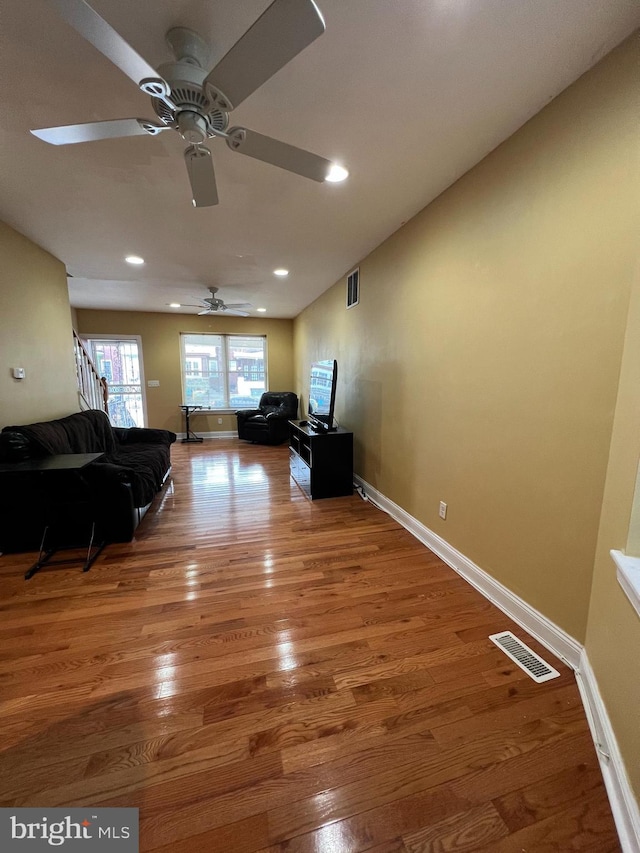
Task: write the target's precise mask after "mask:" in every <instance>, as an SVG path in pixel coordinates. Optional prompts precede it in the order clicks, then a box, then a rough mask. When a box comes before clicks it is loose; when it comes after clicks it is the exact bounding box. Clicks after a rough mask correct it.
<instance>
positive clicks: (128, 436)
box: [113, 427, 177, 446]
mask: <svg viewBox="0 0 640 853" xmlns="http://www.w3.org/2000/svg"><path fill="white" fill-rule="evenodd" d="M113 432H114V435H115V437H116V440H117V441H119V442H120V444H165V445H167V446H168V445H169V444H173V442H174V441H175V440H176V438H177V436H176V434H175V432H170V431H169V430H167V429H150V428H148V427H129V429H122V428H119V427H114V429H113Z"/></svg>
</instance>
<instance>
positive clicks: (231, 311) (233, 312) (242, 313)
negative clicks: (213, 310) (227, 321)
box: [222, 305, 249, 317]
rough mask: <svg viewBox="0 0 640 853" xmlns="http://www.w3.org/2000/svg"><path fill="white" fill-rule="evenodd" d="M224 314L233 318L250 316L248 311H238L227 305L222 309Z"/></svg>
mask: <svg viewBox="0 0 640 853" xmlns="http://www.w3.org/2000/svg"><path fill="white" fill-rule="evenodd" d="M222 313H223V314H231V316H233V317H248V316H249V312H248V311H236V310H235V309H233V308H229V306H228V305H225V307H224V308H223V309H222Z"/></svg>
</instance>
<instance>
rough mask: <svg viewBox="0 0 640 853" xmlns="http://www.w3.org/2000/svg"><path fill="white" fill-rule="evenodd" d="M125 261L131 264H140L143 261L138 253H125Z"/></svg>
mask: <svg viewBox="0 0 640 853" xmlns="http://www.w3.org/2000/svg"><path fill="white" fill-rule="evenodd" d="M125 261H126V262H127V263H128V264H133V265H134V266H140V264H143V263H144V258H141V257H139V256H138V255H127V257H126V258H125Z"/></svg>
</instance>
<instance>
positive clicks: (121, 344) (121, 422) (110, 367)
mask: <svg viewBox="0 0 640 853" xmlns="http://www.w3.org/2000/svg"><path fill="white" fill-rule="evenodd" d="M85 340H86V341H87V345H88V349H89V352H90V353H91V357H92V358H93V361H94V363H95V365H96V367H97V369H98V373H99V374H100V376H104V377H105V378H106V380H107V382H108V384H109V400H108V406H109V418H110V420H111V423H112V425H113V426H116V427H144V426H146V422H147V418H146V406H145V400H144V380H143V370H142V346H141V344H140V341H139V339H137V338H127V339H124V338H123V339H120V338H110V337H107V336H103V337H98V336H95V337H93V336H91V337H86V338H85Z"/></svg>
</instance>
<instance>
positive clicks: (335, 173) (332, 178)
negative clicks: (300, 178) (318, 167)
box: [325, 163, 349, 184]
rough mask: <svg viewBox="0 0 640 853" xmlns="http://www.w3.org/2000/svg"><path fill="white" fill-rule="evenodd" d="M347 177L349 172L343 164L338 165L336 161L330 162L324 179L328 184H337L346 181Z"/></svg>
mask: <svg viewBox="0 0 640 853" xmlns="http://www.w3.org/2000/svg"><path fill="white" fill-rule="evenodd" d="M348 177H349V172H348V171H347V170H346V169H345V168H344V166H339V165H338V164H337V163H332V164H331V166H330V168H329V171H328V172H327V176H326V178H325V181H327V182H328V183H330V184H339V183H340V182H341V181H346V179H347V178H348Z"/></svg>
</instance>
